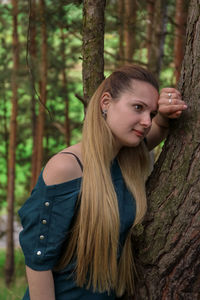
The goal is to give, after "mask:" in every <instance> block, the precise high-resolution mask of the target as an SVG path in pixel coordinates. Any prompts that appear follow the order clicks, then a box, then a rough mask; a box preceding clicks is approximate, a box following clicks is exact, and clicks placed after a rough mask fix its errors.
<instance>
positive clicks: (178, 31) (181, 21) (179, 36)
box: [174, 0, 188, 83]
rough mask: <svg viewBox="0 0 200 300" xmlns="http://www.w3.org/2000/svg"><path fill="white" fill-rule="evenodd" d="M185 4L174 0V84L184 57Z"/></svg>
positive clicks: (184, 1)
mask: <svg viewBox="0 0 200 300" xmlns="http://www.w3.org/2000/svg"><path fill="white" fill-rule="evenodd" d="M187 6H188V5H187V3H186V0H176V15H175V23H176V27H175V39H174V65H175V77H176V83H177V82H178V80H179V77H180V72H181V63H182V61H183V57H184V49H185V32H186V22H187Z"/></svg>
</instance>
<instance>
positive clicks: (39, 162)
mask: <svg viewBox="0 0 200 300" xmlns="http://www.w3.org/2000/svg"><path fill="white" fill-rule="evenodd" d="M39 4H40V16H41V33H42V55H41V86H40V96H41V101H42V103H41V104H40V107H39V115H38V120H37V161H36V177H38V175H39V174H40V172H41V168H42V161H43V136H44V125H45V105H46V100H47V90H46V86H47V31H46V18H45V0H40V2H39Z"/></svg>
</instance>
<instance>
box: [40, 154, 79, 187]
mask: <svg viewBox="0 0 200 300" xmlns="http://www.w3.org/2000/svg"><path fill="white" fill-rule="evenodd" d="M63 153H65V154H66V153H67V154H68V155H61V154H63ZM77 158H78V157H77V156H76V155H75V154H73V153H71V152H59V153H58V154H56V155H54V156H53V157H52V158H51V159H50V160H49V161H48V163H47V164H46V166H45V168H44V170H43V180H44V182H45V184H46V185H47V186H49V185H54V184H60V183H64V182H67V181H71V180H74V179H77V178H79V177H81V176H82V169H81V168H80V160H79V159H78V160H77ZM77 162H78V163H77Z"/></svg>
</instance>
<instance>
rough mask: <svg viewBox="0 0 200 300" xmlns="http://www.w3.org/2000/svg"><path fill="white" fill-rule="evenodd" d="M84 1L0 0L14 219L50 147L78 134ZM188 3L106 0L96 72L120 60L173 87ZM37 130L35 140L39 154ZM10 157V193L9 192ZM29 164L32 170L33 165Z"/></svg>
mask: <svg viewBox="0 0 200 300" xmlns="http://www.w3.org/2000/svg"><path fill="white" fill-rule="evenodd" d="M87 2H88V1H81V0H80V1H78V0H77V1H67V0H60V1H52V0H38V1H36V0H32V1H27V0H18V1H17V0H12V1H6V0H4V1H3V0H2V1H0V43H1V47H0V68H1V73H0V87H1V88H0V166H1V175H0V217H3V216H5V215H7V209H8V205H7V203H8V198H9V197H10V198H12V200H15V201H14V206H13V208H12V206H11V210H13V212H14V218H15V219H16V220H17V219H18V217H17V211H18V209H19V208H20V207H21V205H22V204H23V203H24V201H25V200H26V199H27V197H28V195H29V193H30V191H31V189H32V188H33V186H34V184H35V181H36V178H37V176H38V173H39V171H40V170H41V167H42V166H44V165H45V163H46V162H47V160H48V159H49V158H50V157H51V156H52V155H53V154H55V153H56V152H58V151H60V150H62V149H63V148H65V147H66V145H72V144H74V143H77V142H78V141H80V139H81V127H82V123H83V119H84V108H85V107H86V105H87V100H88V98H89V96H91V94H90V93H91V92H89V91H88V93H86V94H85V93H83V83H82V82H83V81H82V72H83V73H84V70H83V69H82V62H83V51H84V49H83V48H82V45H83V44H84V36H83V34H82V33H83V31H84V28H83V27H84V26H85V25H84V24H85V23H84V22H83V13H82V12H83V8H84V9H85V10H87V9H88V7H87ZM95 2H96V3H97V2H98V1H95V0H93V1H90V5H92V3H95ZM101 2H102V3H104V1H101ZM188 4H189V1H184V0H169V1H161V0H155V1H144V0H142V1H137V0H135V1H132V0H119V1H117V0H110V1H107V3H106V6H105V18H104V19H102V22H103V23H105V32H104V75H105V76H108V75H109V74H110V73H111V72H112V71H113V70H114V69H116V67H118V66H120V65H124V64H127V63H136V64H140V65H142V66H145V67H147V68H149V69H150V70H151V71H152V72H153V73H154V74H155V76H156V77H157V78H158V80H159V82H160V88H162V87H167V86H170V87H176V84H177V81H178V79H179V76H180V69H181V62H182V60H183V56H184V45H185V30H186V20H187V11H188ZM85 13H87V12H85ZM95 21H96V20H95V16H94V22H95ZM91 54H92V49H91V53H89V55H91ZM91 71H92V70H91ZM91 78H92V77H91ZM91 80H92V79H91ZM41 102H42V103H43V104H44V105H45V106H46V108H45V109H44V106H43V105H42V104H41ZM16 103H17V105H15V104H16ZM13 109H14V110H15V112H14V113H15V117H16V119H15V120H14V119H13ZM38 124H39V125H38ZM40 124H42V127H40ZM12 132H16V140H15V142H14V144H12V146H13V145H14V147H12V148H13V149H12V151H14V153H15V159H14V160H13V161H12V162H10V161H9V160H10V157H11V156H10V155H9V153H10V151H11V150H10V148H9V146H10V145H11V143H12V141H11V138H12ZM38 136H40V138H42V141H43V142H42V152H41V153H40V155H39V154H37V153H39V152H40V150H38V149H39V146H41V145H39V144H40V143H39V142H38V140H37V139H38ZM37 147H38V148H37ZM159 151H160V150H159V149H158V152H159ZM37 155H39V156H37ZM36 162H37V163H36ZM11 164H12V167H14V168H13V169H12V170H13V171H12V176H13V178H14V179H13V182H14V189H13V188H11V190H12V191H14V194H13V195H12V196H9V195H11V194H10V192H11V191H9V178H8V177H9V170H10V167H9V166H10V165H11ZM36 165H37V168H38V170H39V171H38V170H36V169H35V168H34V167H33V166H36ZM12 176H10V177H12ZM0 228H2V229H0V237H1V236H4V235H5V231H6V229H3V227H2V226H1V223H0ZM10 246H11V247H12V245H11V244H7V250H6V251H5V250H0V272H1V275H2V276H1V277H2V279H1V281H0V290H1V292H0V299H21V296H22V294H23V292H24V289H25V285H26V281H25V275H24V268H23V269H22V267H21V263H22V261H23V258H22V256H21V254H20V250H18V251H16V259H15V264H16V266H17V267H16V268H15V269H16V272H15V275H16V276H15V277H13V275H12V274H13V271H14V268H13V270H11V271H10V270H9V268H7V270H6V271H7V276H4V270H3V266H4V264H5V256H6V254H7V253H8V252H9V249H8V247H10ZM7 259H9V258H8V257H7ZM12 264H14V262H12ZM3 278H6V283H7V287H5V286H4V279H3ZM13 278H14V285H13V284H11V282H13ZM1 293H2V294H1Z"/></svg>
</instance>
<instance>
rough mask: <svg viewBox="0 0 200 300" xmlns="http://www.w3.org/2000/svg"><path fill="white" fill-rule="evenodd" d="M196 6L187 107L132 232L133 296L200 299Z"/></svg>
mask: <svg viewBox="0 0 200 300" xmlns="http://www.w3.org/2000/svg"><path fill="white" fill-rule="evenodd" d="M199 11H200V3H199V0H191V2H190V8H189V13H188V23H187V33H186V52H185V56H184V60H183V64H182V70H181V77H180V81H179V89H180V91H181V92H182V96H183V99H184V100H185V101H186V102H187V103H188V106H189V107H188V110H187V111H185V112H184V113H183V115H182V117H181V118H180V119H179V120H173V121H172V122H171V126H170V131H171V132H172V134H171V135H170V136H169V137H168V139H167V141H166V142H165V145H164V149H163V151H162V153H161V155H160V158H159V160H158V162H157V164H156V166H155V168H154V171H153V174H152V176H151V177H150V179H149V181H148V184H147V194H148V213H147V215H146V217H145V220H144V222H143V225H141V226H139V227H138V228H137V230H136V232H135V238H134V249H135V257H136V262H137V266H138V274H139V278H138V281H137V284H136V293H135V296H134V297H133V298H132V299H140V300H143V299H152V300H157V299H165V300H168V299H169V300H171V299H192V300H198V299H200V290H199V286H200V272H199V270H200V256H199V250H200V232H199V227H200V206H199V192H200V187H199V177H200V164H199V157H200V144H199V140H200V123H199V119H200V111H199V109H198V108H199V104H200V103H199V101H200V100H199V94H200V85H199V82H200V60H199V51H200V18H199ZM194 28H195V30H194Z"/></svg>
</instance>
